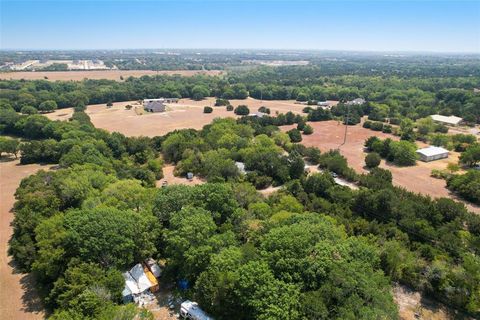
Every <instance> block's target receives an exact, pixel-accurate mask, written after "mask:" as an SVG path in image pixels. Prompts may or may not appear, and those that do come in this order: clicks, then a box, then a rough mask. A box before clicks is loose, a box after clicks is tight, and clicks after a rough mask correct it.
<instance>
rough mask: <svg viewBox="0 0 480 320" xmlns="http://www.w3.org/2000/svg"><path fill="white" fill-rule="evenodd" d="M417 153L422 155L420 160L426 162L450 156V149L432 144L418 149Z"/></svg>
mask: <svg viewBox="0 0 480 320" xmlns="http://www.w3.org/2000/svg"><path fill="white" fill-rule="evenodd" d="M417 154H418V155H419V156H420V160H422V161H425V162H429V161H434V160H439V159H444V158H448V150H447V149H444V148H442V147H434V146H430V147H427V148H422V149H418V150H417Z"/></svg>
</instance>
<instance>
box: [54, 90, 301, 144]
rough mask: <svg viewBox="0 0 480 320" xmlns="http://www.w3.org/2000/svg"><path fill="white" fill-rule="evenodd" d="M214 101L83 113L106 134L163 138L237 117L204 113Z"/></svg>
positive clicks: (220, 111) (253, 103)
mask: <svg viewBox="0 0 480 320" xmlns="http://www.w3.org/2000/svg"><path fill="white" fill-rule="evenodd" d="M214 103H215V99H214V98H208V99H205V100H202V101H194V100H191V99H181V100H180V101H179V102H178V103H172V104H169V105H168V107H167V112H161V113H146V114H143V115H137V114H136V112H135V110H134V108H132V109H131V110H126V109H125V106H126V105H127V104H130V105H135V104H137V105H138V106H139V107H140V105H139V104H138V102H137V101H126V102H116V103H114V104H113V107H111V108H107V107H106V105H105V104H98V105H90V106H88V108H87V111H86V113H87V114H88V115H89V116H90V118H91V120H92V122H93V124H94V125H95V126H96V127H97V128H102V129H106V130H108V131H118V132H121V133H123V134H125V135H127V136H149V137H153V136H158V135H164V134H166V133H168V132H170V131H173V130H175V129H186V128H193V129H201V128H202V127H203V126H204V125H206V124H209V123H210V122H212V120H213V119H215V118H225V117H236V115H235V114H234V113H233V111H227V110H226V108H225V107H214V108H213V112H212V113H203V107H204V106H213V105H214ZM231 103H232V104H233V106H235V107H236V106H238V105H239V104H246V105H248V106H249V108H250V111H251V112H256V111H257V110H258V108H259V107H260V106H263V105H264V106H266V107H268V108H270V109H271V111H272V113H275V111H278V112H282V113H285V112H287V111H290V110H291V111H292V112H295V113H301V112H302V109H303V107H304V106H302V105H299V104H295V103H294V101H293V100H286V101H283V100H282V101H277V100H275V101H263V102H262V101H260V100H256V99H251V98H249V99H245V100H231ZM72 114H73V109H72V108H67V109H59V110H56V111H55V112H52V113H49V114H46V116H47V117H48V118H50V119H51V120H67V119H69V118H70V117H71V116H72Z"/></svg>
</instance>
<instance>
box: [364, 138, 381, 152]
mask: <svg viewBox="0 0 480 320" xmlns="http://www.w3.org/2000/svg"><path fill="white" fill-rule="evenodd" d="M377 141H380V139H379V138H378V137H375V136H371V137H369V138H368V139H367V140H365V143H364V146H365V148H367V150H368V151H373V144H374V143H375V142H377Z"/></svg>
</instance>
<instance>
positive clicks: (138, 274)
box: [130, 263, 153, 293]
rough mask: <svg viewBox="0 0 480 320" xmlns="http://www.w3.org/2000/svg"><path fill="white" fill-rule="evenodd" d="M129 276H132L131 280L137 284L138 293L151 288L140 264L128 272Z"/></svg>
mask: <svg viewBox="0 0 480 320" xmlns="http://www.w3.org/2000/svg"><path fill="white" fill-rule="evenodd" d="M130 274H131V275H132V278H133V279H135V281H136V282H137V286H138V290H140V292H144V291H145V290H148V289H150V288H151V287H152V286H153V285H152V283H151V282H150V280H148V277H147V275H146V274H145V271H143V266H142V265H141V264H140V263H138V264H136V265H135V266H134V267H133V268H132V269H131V270H130ZM132 292H133V290H132ZM133 293H135V292H133Z"/></svg>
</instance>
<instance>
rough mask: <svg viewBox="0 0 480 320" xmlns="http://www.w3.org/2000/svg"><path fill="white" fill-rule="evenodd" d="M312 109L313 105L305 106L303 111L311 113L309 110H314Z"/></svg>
mask: <svg viewBox="0 0 480 320" xmlns="http://www.w3.org/2000/svg"><path fill="white" fill-rule="evenodd" d="M312 110H313V108H312V107H305V108H303V110H302V111H303V113H309V112H310V111H312Z"/></svg>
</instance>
